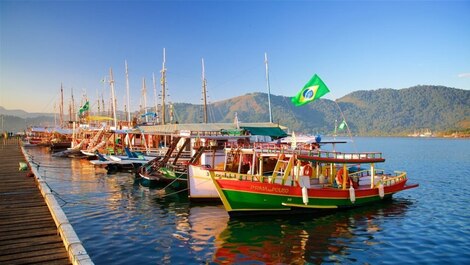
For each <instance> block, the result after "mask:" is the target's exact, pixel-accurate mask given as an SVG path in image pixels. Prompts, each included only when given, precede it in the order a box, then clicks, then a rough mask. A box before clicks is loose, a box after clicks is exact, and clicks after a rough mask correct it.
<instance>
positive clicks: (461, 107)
mask: <svg viewBox="0 0 470 265" xmlns="http://www.w3.org/2000/svg"><path fill="white" fill-rule="evenodd" d="M207 109H208V121H209V122H233V121H234V118H235V116H237V118H238V120H239V121H240V122H268V121H269V106H268V95H267V94H266V93H249V94H245V95H242V96H238V97H234V98H230V99H227V100H222V101H218V102H214V103H211V104H209V105H208V107H207ZM271 109H272V121H273V122H274V123H278V124H280V125H283V126H287V127H288V128H289V129H290V131H295V132H301V133H306V134H317V133H320V134H332V133H333V132H334V131H335V124H336V125H338V124H340V123H341V122H342V121H343V120H345V121H346V122H347V125H348V127H349V129H350V131H351V133H352V134H354V135H407V134H410V133H413V132H416V131H422V130H432V131H433V132H437V131H440V132H444V131H447V132H450V131H468V130H470V91H469V90H463V89H457V88H450V87H445V86H430V85H419V86H414V87H410V88H404V89H398V90H397V89H388V88H383V89H377V90H369V91H355V92H352V93H350V94H347V95H346V96H344V97H342V98H339V99H337V100H336V101H332V100H328V99H319V100H316V101H314V102H312V103H309V104H306V105H304V106H301V107H295V106H294V105H293V104H292V103H291V101H290V97H285V96H277V95H271ZM0 114H2V115H3V116H4V128H5V130H9V131H22V130H24V128H26V127H27V126H30V125H39V124H44V123H47V122H49V123H53V122H54V115H53V114H44V113H43V114H40V113H27V112H24V111H21V110H6V109H4V108H2V107H0ZM173 114H174V117H175V119H174V120H175V121H177V122H179V123H201V122H202V121H203V108H202V105H197V104H187V103H174V104H173ZM121 115H122V116H123V117H124V115H123V114H121ZM338 132H339V133H345V132H346V130H343V131H338Z"/></svg>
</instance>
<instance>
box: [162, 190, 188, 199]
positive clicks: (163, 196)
mask: <svg viewBox="0 0 470 265" xmlns="http://www.w3.org/2000/svg"><path fill="white" fill-rule="evenodd" d="M186 190H188V188H186V189H182V190H179V191H175V192H172V193H168V194H165V195H162V196H161V197H162V198H165V197H167V196H170V195H174V194H178V193H180V192H183V191H186ZM159 191H161V190H159Z"/></svg>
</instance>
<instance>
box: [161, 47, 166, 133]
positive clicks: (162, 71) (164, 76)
mask: <svg viewBox="0 0 470 265" xmlns="http://www.w3.org/2000/svg"><path fill="white" fill-rule="evenodd" d="M165 61H166V58H165V48H163V66H162V70H161V71H160V72H161V74H162V79H161V85H162V124H165V118H166V117H165V116H166V113H165V91H166V68H165Z"/></svg>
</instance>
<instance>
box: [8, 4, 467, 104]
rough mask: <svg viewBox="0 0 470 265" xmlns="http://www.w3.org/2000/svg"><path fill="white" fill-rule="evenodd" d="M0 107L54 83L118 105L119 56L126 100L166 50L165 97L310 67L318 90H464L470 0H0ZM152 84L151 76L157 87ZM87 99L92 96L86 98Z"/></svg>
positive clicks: (255, 85)
mask: <svg viewBox="0 0 470 265" xmlns="http://www.w3.org/2000/svg"><path fill="white" fill-rule="evenodd" d="M0 44H1V46H0V56H1V57H0V86H1V87H0V88H1V89H0V106H2V107H5V108H7V109H23V110H26V111H30V112H53V110H54V105H55V104H56V102H58V100H59V91H60V85H61V83H63V86H64V91H65V98H66V100H68V98H69V97H70V93H71V90H72V89H73V93H74V96H75V99H76V101H78V100H79V99H80V98H81V96H82V95H83V94H85V93H86V95H87V97H88V98H89V99H91V100H95V99H96V98H97V95H98V94H104V97H105V100H107V98H108V97H109V94H110V93H109V90H110V89H109V86H108V85H106V86H104V85H103V84H102V83H101V82H100V80H101V79H102V78H103V77H105V76H108V75H109V69H110V68H111V67H112V68H113V72H114V79H115V81H116V95H117V101H118V106H119V109H123V104H125V88H126V83H125V74H124V61H125V60H127V62H128V65H129V79H130V87H131V95H130V98H131V110H137V109H138V107H139V104H140V102H141V86H142V85H141V84H142V78H145V79H146V83H147V90H148V95H147V96H148V98H147V101H148V104H149V105H150V104H151V103H153V87H152V81H151V79H152V73H155V74H156V75H157V78H158V79H159V76H160V74H159V71H160V69H161V67H162V52H163V48H165V49H166V68H167V87H168V92H169V95H170V96H169V98H168V99H169V101H171V102H187V103H194V104H201V102H202V101H201V58H204V61H205V69H206V79H207V84H208V96H209V99H208V100H209V102H216V101H219V100H223V99H227V98H231V97H235V96H240V95H244V94H246V93H250V92H266V91H267V90H266V81H265V65H264V53H265V52H267V54H268V59H269V70H270V72H269V74H270V83H271V93H272V94H274V95H284V96H294V95H295V94H296V93H297V92H298V91H299V90H300V89H301V88H302V87H303V85H304V84H305V83H306V82H307V81H308V80H309V79H310V78H311V77H312V75H313V74H315V73H316V74H318V75H319V76H320V77H321V78H322V79H323V81H324V82H325V83H326V84H327V85H328V87H329V88H330V90H331V92H330V93H329V94H327V95H326V96H325V98H328V99H337V98H340V97H342V96H344V95H346V94H348V93H350V92H352V91H356V90H373V89H378V88H394V89H401V88H407V87H411V86H414V85H420V84H422V85H444V86H450V87H455V88H460V89H467V90H468V89H470V1H98V2H96V1H4V0H0ZM158 90H160V87H159V86H158ZM94 105H95V104H92V107H93V106H94Z"/></svg>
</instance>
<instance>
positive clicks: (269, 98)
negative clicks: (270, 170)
mask: <svg viewBox="0 0 470 265" xmlns="http://www.w3.org/2000/svg"><path fill="white" fill-rule="evenodd" d="M264 63H265V65H266V86H267V88H268V107H269V122H270V123H273V113H272V110H271V86H270V85H269V70H268V54H267V53H264Z"/></svg>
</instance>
